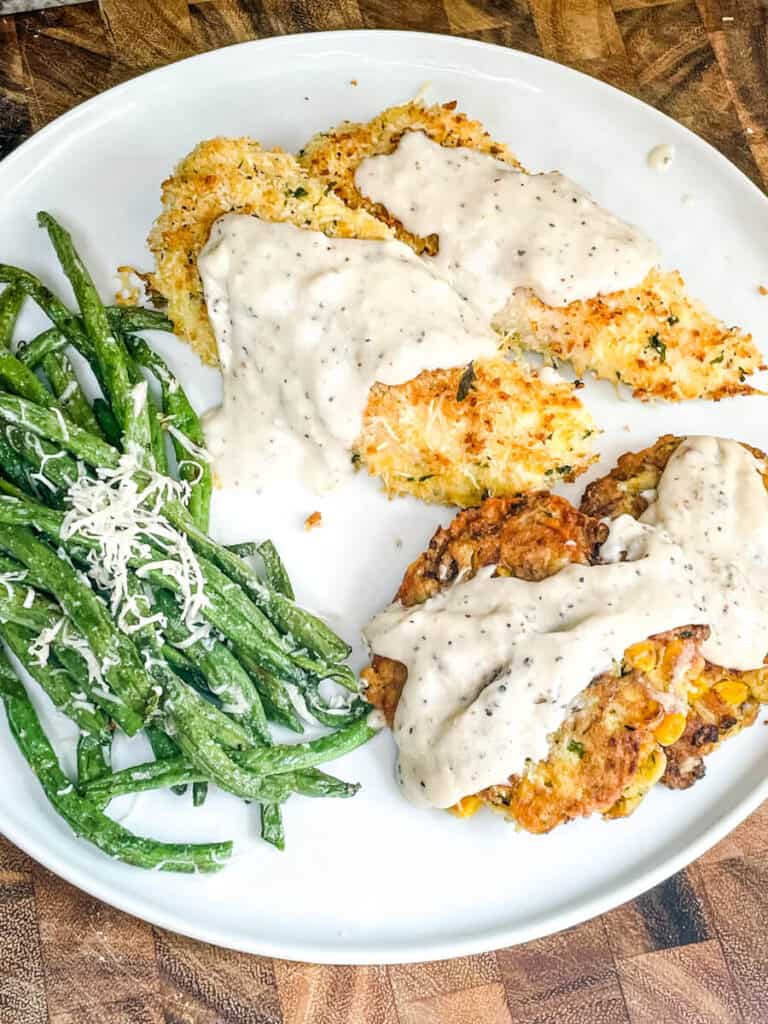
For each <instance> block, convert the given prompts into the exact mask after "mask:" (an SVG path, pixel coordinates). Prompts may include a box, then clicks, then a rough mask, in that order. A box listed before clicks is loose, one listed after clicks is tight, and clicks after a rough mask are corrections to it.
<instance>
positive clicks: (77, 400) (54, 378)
mask: <svg viewBox="0 0 768 1024" xmlns="http://www.w3.org/2000/svg"><path fill="white" fill-rule="evenodd" d="M42 365H43V371H44V373H45V375H46V377H47V378H48V380H49V381H50V384H51V388H52V389H53V393H54V395H55V396H56V399H57V401H58V403H59V406H60V407H61V410H62V412H63V413H64V415H65V416H66V417H67V419H70V420H72V422H73V423H76V424H77V425H78V426H79V427H82V428H83V429H84V430H90V432H91V433H92V434H97V435H98V434H100V433H101V428H100V427H99V423H98V420H97V419H96V417H95V416H94V414H93V410H92V409H91V407H90V405H89V404H88V399H87V398H86V397H85V392H84V391H83V389H82V388H81V387H80V384H79V382H78V379H77V377H76V376H75V371H74V369H73V367H72V363H71V362H70V361H69V357H68V356H67V354H66V352H52V353H51V354H50V355H47V356H46V357H45V359H44V360H43V364H42ZM33 400H34V399H33Z"/></svg>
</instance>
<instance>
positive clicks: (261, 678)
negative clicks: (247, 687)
mask: <svg viewBox="0 0 768 1024" xmlns="http://www.w3.org/2000/svg"><path fill="white" fill-rule="evenodd" d="M234 646H235V654H236V656H237V660H238V661H239V662H240V664H241V665H242V666H243V668H244V669H245V670H246V672H247V673H248V675H249V676H250V677H251V680H252V681H253V685H254V686H255V687H256V690H257V691H258V694H259V697H260V698H261V703H262V705H263V707H264V711H265V712H266V715H267V718H268V719H270V720H271V721H273V722H277V723H278V724H280V725H284V726H285V727H286V729H291V730H292V731H293V732H299V733H301V732H304V726H303V725H302V724H301V719H300V718H299V716H298V713H297V711H296V708H295V707H294V706H293V702H292V701H291V698H290V696H289V694H288V692H287V690H286V689H285V686H284V685H283V684H282V682H281V681H280V680H279V679H278V678H277V677H276V676H275V675H273V674H272V673H271V672H267V671H266V670H265V669H264V668H262V666H261V665H260V664H259V662H257V661H256V659H255V658H253V657H251V655H250V654H249V653H248V652H247V651H244V650H242V649H240V648H239V647H238V646H237V644H235V645H234Z"/></svg>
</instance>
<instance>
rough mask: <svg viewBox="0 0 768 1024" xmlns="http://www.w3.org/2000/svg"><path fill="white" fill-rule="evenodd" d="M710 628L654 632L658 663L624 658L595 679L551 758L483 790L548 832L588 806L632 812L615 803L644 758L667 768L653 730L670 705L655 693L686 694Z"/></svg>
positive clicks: (519, 820)
mask: <svg viewBox="0 0 768 1024" xmlns="http://www.w3.org/2000/svg"><path fill="white" fill-rule="evenodd" d="M705 634H706V630H704V629H701V628H699V629H698V630H691V629H690V628H686V629H685V630H673V631H671V632H669V633H664V634H660V635H659V636H656V637H653V638H651V640H650V641H648V642H647V644H646V645H645V646H646V648H647V647H648V645H651V646H652V647H653V648H654V650H655V654H656V658H655V665H654V666H653V668H651V669H647V670H640V669H638V668H631V667H630V666H629V664H627V663H625V664H624V665H623V666H622V668H621V670H620V671H618V672H608V673H605V674H603V675H601V676H599V677H598V678H597V679H595V680H593V681H592V683H591V684H590V685H589V686H588V687H587V689H586V690H585V691H584V692H583V693H582V694H581V697H580V699H579V706H578V707H577V709H576V710H574V711H573V712H572V713H571V714H570V715H569V716H568V717H567V718H566V720H565V721H564V722H563V724H562V725H561V727H560V728H559V729H558V730H557V732H556V733H555V734H554V736H553V737H552V739H551V742H550V750H549V755H548V757H547V758H546V760H544V761H540V762H538V764H536V765H533V766H531V768H530V770H529V771H528V772H527V773H525V774H524V775H522V776H519V775H518V776H513V777H512V778H511V779H510V780H509V784H508V785H505V786H493V787H491V789H489V790H487V791H486V793H485V794H482V795H483V796H484V797H485V798H486V799H487V800H488V803H489V804H490V805H491V806H492V807H493V808H494V809H496V810H500V811H502V813H504V814H505V815H506V816H507V817H510V818H512V820H513V821H514V822H515V823H516V824H517V825H518V826H519V827H520V828H523V829H525V830H526V831H528V832H549V831H550V830H551V829H553V828H555V827H556V826H557V825H561V824H564V823H565V822H567V821H571V820H572V819H573V818H577V817H588V816H589V815H591V814H601V813H602V814H606V813H609V812H612V811H613V812H614V813H613V814H612V815H611V816H614V817H618V816H623V815H624V814H626V813H628V811H627V810H625V809H623V808H622V812H623V813H621V814H619V813H617V811H618V808H617V805H619V804H620V802H621V801H622V800H623V799H624V798H625V795H626V794H627V791H628V790H629V788H630V787H631V786H632V785H633V782H634V781H635V779H636V778H637V775H638V770H639V768H640V767H641V765H643V763H644V762H646V761H650V762H651V764H652V765H653V766H655V767H656V769H657V777H658V774H660V773H661V771H663V769H664V763H665V761H664V751H663V749H662V748H661V746H660V745H659V743H658V742H657V740H656V738H655V732H656V730H657V729H658V727H659V726H660V725H661V723H662V721H663V719H664V717H665V711H664V708H663V706H662V704H661V703H659V701H658V700H657V699H656V696H657V695H658V694H659V693H668V692H670V690H672V689H673V688H674V690H675V692H676V694H677V695H679V696H680V697H682V695H683V694H684V692H685V685H686V682H687V680H689V679H692V678H694V677H695V675H696V674H697V672H698V671H700V668H701V666H702V664H703V659H702V658H701V657H700V656H699V655H698V653H697V647H698V644H699V642H700V641H701V639H702V637H703V635H705ZM645 791H647V789H645V790H644V792H645ZM644 792H643V793H642V794H641V798H642V795H644ZM637 802H639V800H638V801H637ZM634 806H636V803H635V804H633V806H632V808H631V809H634Z"/></svg>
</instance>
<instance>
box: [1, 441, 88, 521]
mask: <svg viewBox="0 0 768 1024" xmlns="http://www.w3.org/2000/svg"><path fill="white" fill-rule="evenodd" d="M4 435H5V439H6V441H7V443H8V444H9V445H11V447H12V448H13V449H14V450H15V451H16V452H17V453H18V454H19V455H20V456H21V458H22V459H24V461H25V462H26V463H27V465H28V466H29V468H30V469H31V471H32V472H31V473H30V474H29V479H30V480H31V481H33V482H34V483H35V484H37V485H38V490H39V491H40V495H41V497H43V498H45V499H46V500H47V503H48V504H52V505H55V506H58V507H61V505H62V504H63V501H64V497H65V495H66V493H67V491H68V489H69V488H70V487H71V486H72V484H73V483H75V481H76V480H78V479H79V477H80V472H79V469H78V465H77V463H76V462H75V460H74V459H72V458H71V457H70V456H69V455H67V453H66V452H63V451H62V450H61V448H57V447H56V446H55V445H54V444H52V443H51V442H50V441H47V440H46V439H45V438H44V437H37V436H36V435H34V434H30V433H29V432H28V431H26V430H24V429H22V428H20V427H17V426H16V425H11V424H8V425H7V426H6V427H5V431H4ZM51 499H54V500H51Z"/></svg>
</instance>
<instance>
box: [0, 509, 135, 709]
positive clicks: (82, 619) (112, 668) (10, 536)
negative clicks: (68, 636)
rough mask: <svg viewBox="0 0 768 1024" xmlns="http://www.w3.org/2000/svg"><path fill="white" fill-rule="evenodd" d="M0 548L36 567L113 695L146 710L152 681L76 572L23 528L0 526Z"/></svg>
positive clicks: (130, 644) (130, 647)
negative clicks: (92, 657)
mask: <svg viewBox="0 0 768 1024" xmlns="http://www.w3.org/2000/svg"><path fill="white" fill-rule="evenodd" d="M0 548H2V549H3V550H5V551H7V552H8V554H10V555H12V556H13V557H14V558H16V559H17V560H18V561H19V562H22V563H23V564H24V565H25V566H27V568H35V569H36V570H37V571H38V572H40V574H41V575H42V576H43V577H44V578H45V580H46V586H47V587H48V589H49V590H50V591H51V593H53V594H54V595H55V597H56V599H57V600H58V602H59V604H61V606H62V608H63V609H64V611H65V612H66V613H67V615H68V616H69V617H70V618H71V619H72V621H73V623H74V624H75V626H76V627H77V628H78V629H79V630H80V632H81V633H82V634H83V636H85V638H86V639H87V641H88V643H89V645H90V647H91V649H92V650H93V653H94V654H95V656H96V658H97V659H98V661H99V663H100V664H101V666H102V672H103V676H104V679H105V680H106V681H107V683H108V684H109V686H110V688H111V689H112V690H113V691H114V692H115V694H116V696H118V697H121V698H123V699H124V700H125V702H126V703H127V704H128V705H129V706H131V707H132V708H133V709H134V710H135V711H137V712H138V713H140V714H141V713H142V712H144V713H147V711H148V709H149V707H150V706H151V702H152V697H153V694H154V692H155V691H154V684H153V680H152V678H151V676H149V675H148V673H147V671H146V670H145V668H144V666H143V664H142V662H141V659H140V658H139V654H138V652H137V650H136V648H135V647H134V646H133V644H132V643H131V641H130V640H128V638H127V637H125V636H123V634H122V633H120V631H119V630H118V629H117V628H116V626H115V625H114V623H113V622H112V620H111V618H110V615H109V612H108V610H107V608H106V606H105V605H104V604H103V603H102V602H101V601H100V600H99V599H98V598H97V597H96V595H95V594H94V593H93V591H92V590H91V588H90V587H89V586H88V585H87V584H86V583H84V582H83V581H82V580H81V579H80V577H79V575H78V573H77V572H75V570H74V569H72V568H71V566H69V565H68V564H67V562H65V561H63V560H62V559H61V558H59V557H58V555H57V554H56V553H55V552H54V551H52V550H51V548H49V547H48V545H47V544H46V543H44V542H43V541H41V540H38V539H37V538H36V537H35V535H34V534H33V533H32V532H31V531H30V530H29V529H27V528H26V527H18V526H8V527H6V529H5V530H3V531H0Z"/></svg>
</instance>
